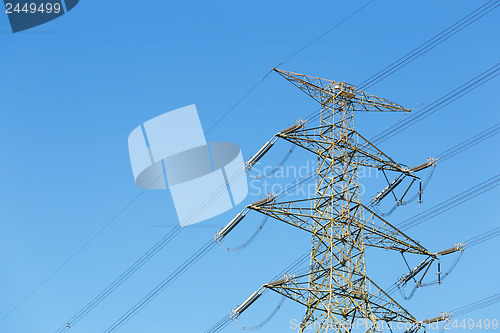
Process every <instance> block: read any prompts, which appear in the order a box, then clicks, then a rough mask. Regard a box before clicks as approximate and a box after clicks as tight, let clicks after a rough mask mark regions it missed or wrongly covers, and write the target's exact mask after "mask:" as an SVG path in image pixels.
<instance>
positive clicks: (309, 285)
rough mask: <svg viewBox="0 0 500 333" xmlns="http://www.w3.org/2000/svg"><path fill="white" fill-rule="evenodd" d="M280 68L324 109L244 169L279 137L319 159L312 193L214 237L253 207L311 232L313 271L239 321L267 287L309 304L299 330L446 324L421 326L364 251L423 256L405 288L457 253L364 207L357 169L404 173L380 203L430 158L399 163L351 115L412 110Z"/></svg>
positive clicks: (278, 286) (285, 284)
mask: <svg viewBox="0 0 500 333" xmlns="http://www.w3.org/2000/svg"><path fill="white" fill-rule="evenodd" d="M275 71H276V72H277V73H279V74H280V75H281V76H282V77H284V78H285V79H287V80H288V81H290V82H291V83H293V84H294V85H295V86H297V87H298V88H299V89H301V90H302V91H304V92H305V93H306V94H308V95H309V96H310V97H312V98H313V99H315V100H316V101H317V102H319V103H320V104H321V111H320V124H319V126H313V127H308V126H307V125H308V124H307V123H306V122H303V121H299V122H298V123H297V124H295V125H294V126H292V127H290V128H288V129H285V130H283V131H281V132H279V133H278V134H276V135H275V136H274V137H273V139H271V140H270V141H269V142H268V143H267V144H266V145H265V146H264V147H263V148H262V149H261V150H260V151H259V152H258V153H257V154H256V155H255V156H254V157H252V158H251V159H250V160H249V161H248V162H247V167H248V168H251V167H252V166H253V165H254V164H255V163H256V162H257V160H259V159H260V158H261V157H262V156H263V155H264V154H265V153H266V152H267V151H268V150H269V149H270V147H271V146H272V145H273V144H274V142H275V141H276V140H277V139H278V138H282V139H284V140H286V141H289V142H291V143H293V144H295V145H297V146H299V147H302V148H304V149H306V150H308V151H310V152H312V153H313V154H315V155H316V156H317V177H316V190H315V195H314V197H312V198H306V199H300V200H292V201H280V202H278V201H277V199H276V197H275V196H273V195H270V196H269V197H268V198H266V199H263V200H260V201H258V202H256V203H254V204H251V205H249V206H247V207H246V208H245V210H244V211H243V212H242V213H240V214H238V215H237V216H236V217H235V218H234V219H233V221H231V222H230V223H229V224H228V226H226V227H225V228H224V229H222V230H221V231H220V232H219V233H218V234H217V235H216V239H219V240H220V239H222V238H223V237H224V236H225V235H227V233H228V232H229V231H231V230H232V229H233V228H234V227H235V226H236V224H238V223H239V222H240V221H241V220H242V218H243V217H244V216H245V215H246V213H247V212H248V211H249V210H255V211H257V212H259V213H262V214H265V215H267V216H270V217H273V218H275V219H277V220H279V221H282V222H284V223H287V224H289V225H292V226H294V227H297V228H300V229H302V230H305V231H307V232H308V233H310V235H311V237H312V248H311V256H310V269H309V271H308V272H307V273H306V274H302V275H298V276H292V275H285V277H284V278H282V279H279V280H277V281H273V282H270V283H267V284H265V285H263V287H262V288H261V289H259V291H257V292H256V293H254V294H253V295H252V296H251V297H250V298H249V299H247V300H246V301H245V302H244V303H243V304H242V305H240V306H239V307H238V308H237V309H235V310H234V311H233V315H234V316H239V314H241V312H243V311H244V310H245V309H246V308H248V306H250V304H252V303H253V302H254V301H255V300H256V299H257V298H258V297H259V296H260V294H261V293H262V290H265V289H270V290H273V291H275V292H277V293H279V294H281V295H284V296H286V297H288V298H290V299H292V300H294V301H296V302H298V303H300V304H302V305H304V306H305V307H306V312H305V315H304V317H303V319H302V323H301V326H300V331H301V332H302V331H304V330H306V329H308V328H314V331H315V332H352V331H353V327H354V322H355V320H357V319H359V318H362V319H364V320H367V321H369V322H370V323H372V324H373V325H371V326H370V327H369V328H368V329H367V332H378V331H380V328H379V326H377V325H376V324H377V323H381V322H401V323H410V324H413V325H412V326H411V328H409V329H407V332H415V331H417V330H418V329H419V327H421V326H422V324H424V323H429V322H434V321H440V320H444V319H446V318H447V315H446V314H443V315H441V316H439V317H436V318H432V319H428V320H424V321H418V320H417V319H415V318H414V317H413V316H412V315H411V314H410V313H409V312H408V311H407V310H405V309H404V308H403V307H402V306H401V305H400V304H398V302H396V301H395V300H394V299H393V298H392V297H391V296H390V295H389V294H388V293H386V292H385V291H384V290H382V288H380V287H379V286H378V285H377V284H376V283H375V282H374V281H373V280H372V279H370V278H369V277H368V276H367V273H366V267H365V248H367V247H377V248H383V249H386V250H393V251H397V252H401V253H412V254H418V255H423V256H425V259H424V261H423V262H422V263H421V264H420V265H419V266H417V267H416V268H415V269H413V270H410V272H409V273H408V274H406V276H403V277H402V278H401V279H400V282H401V283H405V282H406V281H409V280H410V279H414V278H415V277H416V276H417V275H418V274H419V273H421V272H422V271H423V269H424V268H426V267H428V266H429V265H430V264H429V263H430V262H432V261H433V260H434V259H436V258H437V256H438V255H442V254H449V253H451V252H455V251H457V250H460V249H459V248H458V246H457V247H456V248H452V249H449V250H446V251H442V253H439V252H438V253H432V252H430V251H429V250H427V249H426V248H424V247H423V246H422V245H420V244H419V243H418V242H416V241H415V240H413V239H411V238H410V237H409V236H407V235H406V234H404V233H403V232H402V231H400V230H398V229H397V228H396V227H394V226H392V225H391V224H389V223H388V222H387V221H385V220H384V219H383V218H382V217H380V216H378V215H377V214H376V213H375V212H374V211H372V210H371V209H370V208H368V207H366V206H365V205H363V204H362V203H361V199H360V186H359V177H358V168H359V167H360V166H362V167H373V168H376V169H379V170H382V171H384V172H385V171H392V172H396V173H398V174H399V176H398V177H397V178H396V179H395V180H394V181H393V182H388V186H387V187H386V188H385V189H384V190H383V191H382V192H380V193H379V194H378V195H377V196H376V197H375V198H374V200H376V201H380V200H381V199H382V198H383V197H385V196H386V195H388V194H389V193H391V192H393V190H394V188H395V187H396V186H398V185H399V184H400V183H401V179H402V178H404V177H410V178H412V179H413V180H412V184H413V182H414V181H415V180H418V179H419V177H418V176H416V172H417V171H420V170H423V169H425V168H426V167H428V166H431V165H432V164H433V160H429V161H428V162H426V163H424V164H421V165H419V166H416V167H414V168H409V167H406V166H404V165H402V164H399V163H397V162H395V161H394V160H393V159H391V158H390V157H389V156H387V155H386V154H384V153H383V152H382V151H381V150H380V149H378V148H377V147H375V146H374V145H373V144H372V143H370V142H369V141H368V140H367V139H365V138H364V137H363V136H362V135H360V134H359V133H358V132H356V131H355V129H354V111H368V112H374V111H380V112H409V111H410V110H409V109H406V108H404V107H403V106H400V105H398V104H396V103H393V102H391V101H388V100H386V99H383V98H380V97H376V96H373V95H370V94H368V93H366V92H364V91H361V90H360V89H357V88H356V87H355V86H353V85H349V84H347V83H345V82H336V81H332V80H325V79H321V78H317V77H312V76H308V75H303V74H297V73H292V72H288V71H283V70H278V69H275ZM410 187H411V185H410ZM406 192H408V190H406ZM406 192H405V194H406ZM419 192H421V191H419ZM445 252H446V253H445ZM424 274H425V273H424Z"/></svg>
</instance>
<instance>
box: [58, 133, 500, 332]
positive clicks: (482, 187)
mask: <svg viewBox="0 0 500 333" xmlns="http://www.w3.org/2000/svg"><path fill="white" fill-rule="evenodd" d="M497 132H498V131H496V132H495V126H493V127H491V128H489V129H487V130H485V131H483V132H481V133H479V134H477V135H475V136H473V137H472V138H470V139H467V140H466V141H464V142H462V143H460V144H458V145H455V146H453V147H451V148H450V149H448V150H446V151H444V152H442V153H441V154H439V155H438V156H448V155H449V154H450V152H453V153H454V155H455V154H456V152H457V151H460V152H462V151H464V150H465V149H468V148H470V147H472V146H474V145H475V144H477V143H479V142H481V141H483V140H485V139H486V138H489V137H491V136H492V135H493V133H497ZM454 155H453V156H454ZM244 174H245V173H244V172H242V173H241V174H240V175H239V177H241V176H242V175H244ZM312 180H314V172H311V173H310V174H309V175H307V176H306V177H303V178H301V179H299V180H297V181H294V182H292V183H290V184H288V185H287V186H285V187H284V188H283V190H282V191H281V192H280V193H278V196H281V195H283V194H286V193H287V192H291V191H294V190H295V189H296V188H298V187H300V186H303V185H304V184H306V183H309V182H311V181H312ZM230 181H231V179H230ZM495 184H496V185H495ZM492 185H494V186H493V187H495V186H497V185H498V176H497V177H494V178H493V179H491V180H490V182H488V181H486V182H484V183H482V184H479V185H477V186H476V187H473V188H471V189H469V190H468V191H465V192H463V193H461V194H460V195H458V196H456V197H454V198H452V199H453V200H452V199H449V200H447V201H445V202H443V203H441V204H440V205H438V206H435V207H433V208H431V209H429V210H427V211H425V212H423V213H421V214H419V215H417V216H415V217H413V218H411V219H409V220H407V221H404V222H403V223H404V225H403V227H407V226H414V225H413V224H412V223H416V224H419V223H422V222H424V221H425V220H427V219H430V218H431V217H434V216H436V215H438V214H440V213H442V212H444V210H443V209H444V208H446V209H451V208H453V207H455V206H456V205H458V204H461V203H463V202H465V201H468V200H470V199H472V198H473V197H475V196H477V195H479V194H481V193H483V192H485V191H487V190H489V189H492V188H493V187H492ZM222 191H223V188H222V187H221V188H220V189H218V190H216V191H215V192H214V195H213V196H211V198H210V200H216V199H217V197H218V196H219V195H220V193H222ZM470 193H472V194H474V196H471V195H470ZM207 203H209V202H207V201H205V202H204V203H202V205H200V206H199V207H198V209H197V210H195V212H194V213H195V215H196V213H200V212H201V210H202V209H203V206H204V204H207ZM424 218H425V219H424ZM416 224H415V225H416ZM180 231H181V229H180V227H176V228H174V229H173V230H172V231H171V232H169V233H168V234H167V235H166V236H165V237H164V238H162V240H160V241H159V242H158V243H157V244H156V245H155V246H154V247H153V248H152V249H151V250H150V251H148V252H147V253H146V254H145V255H143V257H141V258H140V259H139V260H138V261H137V262H136V263H134V264H133V265H132V266H131V267H130V268H129V269H128V270H127V271H126V272H125V273H123V274H122V275H120V277H118V278H117V279H116V280H115V281H113V282H112V283H111V284H110V285H109V286H108V287H107V288H106V289H105V290H104V291H103V292H101V293H100V294H99V295H97V296H96V297H95V298H94V299H93V300H92V301H91V302H89V303H88V304H87V305H86V306H85V307H84V308H82V309H81V310H80V311H79V312H78V313H77V314H75V315H74V316H73V317H72V318H71V319H70V320H69V321H68V322H67V323H66V324H65V325H63V326H61V327H60V328H59V330H58V331H56V332H57V333H62V332H66V331H67V330H69V329H70V328H71V327H72V326H73V325H75V324H76V323H77V322H78V321H79V320H81V319H82V318H83V317H84V316H85V315H86V314H87V313H88V312H89V311H91V310H92V309H93V308H95V307H96V306H97V305H98V304H100V302H102V301H103V300H104V299H105V298H106V297H107V296H109V294H111V293H112V292H113V291H114V290H116V289H117V288H118V287H119V286H120V285H121V284H122V283H123V282H125V281H126V280H127V279H128V278H129V277H130V276H131V275H132V274H133V273H135V271H137V270H138V269H139V268H140V267H142V265H144V264H145V263H146V262H147V261H148V260H149V259H150V258H151V257H152V256H153V255H154V254H156V253H157V252H158V251H159V250H161V248H163V247H164V246H165V245H166V244H168V242H169V241H170V240H171V239H173V237H175V236H177V234H178V233H180ZM259 231H260V229H258V230H257V232H259ZM255 235H256V234H255ZM255 235H254V236H255ZM254 236H253V237H251V238H252V239H253V238H254ZM209 243H210V242H209ZM211 248H212V246H210V248H209V249H208V250H207V251H202V252H200V253H202V254H201V255H200V256H196V257H195V258H194V260H195V261H197V260H198V259H200V258H201V257H202V256H204V255H205V254H206V253H208V251H209V250H211ZM197 253H198V252H197ZM186 269H187V268H186V267H184V265H181V267H179V268H178V269H177V270H176V271H174V273H172V274H171V275H170V276H169V277H167V278H166V279H165V280H164V286H165V287H166V286H168V285H169V284H170V283H172V282H173V281H174V280H175V279H176V278H177V277H178V276H179V275H180V274H178V273H177V272H184V271H185V270H186ZM163 289H164V288H157V289H155V290H156V292H154V293H152V294H151V295H150V296H148V297H145V298H144V299H143V300H144V302H143V301H141V303H143V305H141V306H139V307H137V308H136V310H132V309H131V310H132V311H131V312H130V313H128V312H127V315H124V317H123V319H122V320H120V324H119V326H121V325H123V324H124V323H125V322H126V321H128V320H129V319H130V318H131V317H132V316H133V315H134V314H135V313H136V312H137V311H139V310H140V309H142V308H143V307H144V306H145V305H147V303H149V301H150V300H151V299H152V298H153V297H155V296H156V295H158V294H159V292H161V291H162V290H163ZM117 328H118V327H116V328H114V329H117ZM114 329H113V330H114ZM113 330H110V331H109V332H112V331H113Z"/></svg>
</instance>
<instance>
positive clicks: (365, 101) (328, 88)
mask: <svg viewBox="0 0 500 333" xmlns="http://www.w3.org/2000/svg"><path fill="white" fill-rule="evenodd" d="M274 71H275V72H277V73H278V74H279V75H281V76H282V77H284V78H285V79H287V80H288V81H290V82H291V83H292V84H293V85H295V86H296V87H297V88H299V89H300V90H302V91H303V92H305V93H306V94H307V95H309V96H310V97H312V98H313V99H315V100H316V101H317V102H319V103H320V104H321V105H322V106H324V107H333V105H334V102H335V101H340V100H346V101H350V102H353V103H354V104H355V107H354V111H372V112H373V111H376V112H410V111H411V110H410V109H407V108H405V107H403V106H401V105H399V104H397V103H394V102H392V101H390V100H387V99H385V98H381V97H377V96H375V95H372V94H369V93H367V92H365V91H363V90H361V89H359V88H357V87H355V86H354V85H351V84H348V83H346V82H337V81H333V80H328V79H322V78H319V77H315V76H310V75H305V74H299V73H294V72H289V71H285V70H281V69H277V68H274Z"/></svg>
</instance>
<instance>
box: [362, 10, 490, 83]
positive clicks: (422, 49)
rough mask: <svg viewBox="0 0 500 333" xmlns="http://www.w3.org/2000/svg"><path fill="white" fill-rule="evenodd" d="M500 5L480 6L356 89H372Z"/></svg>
mask: <svg viewBox="0 0 500 333" xmlns="http://www.w3.org/2000/svg"><path fill="white" fill-rule="evenodd" d="M499 5H500V3H499V1H498V0H491V1H488V2H487V3H485V4H484V5H482V6H481V7H479V8H477V9H476V10H474V11H472V12H471V13H470V14H468V15H467V16H465V17H463V18H462V19H460V20H459V21H457V22H456V23H454V24H452V25H451V26H449V27H448V28H446V29H445V30H443V31H442V32H440V33H439V34H437V35H435V36H434V37H432V38H431V39H429V40H428V41H426V42H425V43H423V44H422V45H420V46H419V47H417V48H416V49H414V50H413V51H411V52H409V53H407V54H406V55H404V56H402V57H401V58H399V59H398V60H396V61H394V62H393V63H392V64H390V65H389V66H387V67H385V68H383V69H381V70H380V71H379V72H377V73H375V74H374V75H372V76H371V77H369V78H368V79H366V80H364V81H363V82H361V83H360V84H358V87H359V88H360V89H367V88H369V87H372V86H373V85H375V84H376V83H378V82H380V81H381V80H383V79H384V78H386V77H387V76H389V75H391V74H393V73H394V72H395V71H397V70H399V69H401V68H403V67H404V66H406V65H408V64H409V63H411V62H412V61H414V60H415V59H417V58H419V57H420V56H422V55H424V54H425V53H427V52H429V51H430V50H432V49H433V48H435V47H436V46H438V45H439V44H441V43H443V42H444V41H446V40H447V39H448V38H450V37H452V36H454V35H455V34H457V33H458V32H460V31H462V30H463V29H465V28H466V27H468V26H469V25H471V24H472V23H474V22H475V21H477V20H479V19H480V18H481V17H483V16H484V15H486V14H488V13H489V12H491V11H492V10H494V9H495V8H497V7H498V6H499Z"/></svg>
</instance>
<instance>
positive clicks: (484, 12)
mask: <svg viewBox="0 0 500 333" xmlns="http://www.w3.org/2000/svg"><path fill="white" fill-rule="evenodd" d="M491 2H492V1H490V2H489V3H488V4H490V3H491ZM496 2H498V1H496ZM368 4H369V3H367V4H366V5H368ZM366 5H365V6H366ZM485 6H486V5H485ZM485 6H482V7H480V8H479V9H478V10H476V11H474V12H473V13H471V14H469V15H468V16H466V17H465V18H464V19H462V20H464V22H462V23H461V25H460V26H461V27H462V28H461V29H463V28H464V27H466V26H468V25H469V24H471V23H472V22H474V21H475V20H477V19H478V18H480V17H482V16H483V15H485V14H486V13H487V12H489V11H491V10H493V9H494V8H495V7H496V6H495V7H491V6H492V5H491V4H490V5H489V6H490V7H485ZM483 7H484V8H483ZM362 8H364V7H362ZM362 8H360V9H359V10H361V9H362ZM481 8H482V9H481ZM480 9H481V11H480ZM359 10H358V11H359ZM480 13H481V14H480ZM354 14H355V13H354ZM472 14H474V16H471V15H472ZM472 17H473V18H474V19H473V20H472ZM465 19H466V20H465ZM462 20H461V21H462ZM461 21H459V22H461ZM465 22H468V23H467V25H465ZM457 23H458V22H457ZM334 28H335V27H334ZM461 29H460V30H461ZM455 30H456V29H455ZM460 30H458V31H460ZM458 31H455V32H454V33H453V34H451V35H450V36H448V37H446V39H447V38H449V37H451V36H452V35H454V34H455V33H456V32H458ZM328 32H330V30H329V31H328ZM328 32H327V33H328ZM441 34H442V33H441ZM322 36H323V35H322ZM322 36H320V37H322ZM444 40H445V39H444ZM314 41H315V40H314ZM314 41H313V42H314ZM442 41H443V40H442ZM442 41H441V42H442ZM311 44H312V43H311ZM309 45H310V44H308V45H306V47H307V46H309ZM300 51H302V50H300ZM300 51H299V52H300ZM415 51H418V52H421V50H420V48H417V49H415ZM426 52H427V51H426ZM297 53H298V52H297ZM293 56H295V54H294V55H293ZM419 56H420V55H419ZM289 58H291V57H289ZM412 59H413V58H412ZM287 60H288V59H287ZM400 60H401V59H400ZM413 60H414V59H413ZM413 60H411V61H413ZM409 62H410V60H409ZM399 68H401V67H398V68H396V69H394V70H393V71H395V70H397V69H399ZM385 77H386V76H384V77H382V78H381V79H383V78H385ZM377 82H378V81H377ZM173 231H175V230H173ZM175 235H176V234H175ZM165 237H167V236H165ZM174 237H175V236H174ZM160 242H161V241H160ZM167 243H168V242H167ZM165 244H166V243H165ZM140 262H143V261H140ZM134 265H135V264H134ZM142 265H143V263H142V264H140V265H139V266H134V267H139V268H140V267H141V266H142ZM131 267H132V266H131ZM137 269H138V268H137ZM134 272H135V271H134ZM132 274H133V273H132ZM125 279H126V278H125ZM116 281H118V279H117V280H116ZM118 286H119V284H118ZM115 289H116V288H115ZM106 290H108V289H105V290H104V291H103V293H104V294H103V296H104V295H107V294H106V293H105V292H106ZM110 290H114V289H113V288H111V289H110ZM100 295H101V294H100ZM28 297H29V296H28ZM104 297H106V296H104ZM100 299H101V298H99V299H97V301H99V300H100ZM89 304H90V303H89ZM93 304H95V305H97V304H98V303H93ZM19 305H20V304H19ZM95 305H92V308H93V307H94V306H95ZM8 314H10V312H9V313H8ZM8 314H7V315H8ZM82 314H86V311H84V312H82ZM4 318H5V317H4ZM4 318H3V319H4ZM78 320H79V319H78Z"/></svg>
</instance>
